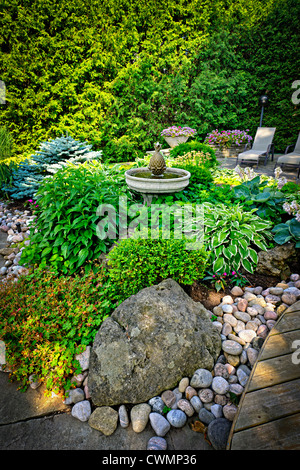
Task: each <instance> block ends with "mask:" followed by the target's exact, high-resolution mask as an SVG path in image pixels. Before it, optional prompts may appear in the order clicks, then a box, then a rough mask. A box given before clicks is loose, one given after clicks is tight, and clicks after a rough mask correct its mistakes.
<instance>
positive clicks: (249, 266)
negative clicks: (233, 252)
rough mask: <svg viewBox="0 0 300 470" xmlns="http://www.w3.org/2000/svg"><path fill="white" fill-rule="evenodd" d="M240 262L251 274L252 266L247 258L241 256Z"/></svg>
mask: <svg viewBox="0 0 300 470" xmlns="http://www.w3.org/2000/svg"><path fill="white" fill-rule="evenodd" d="M241 263H242V266H243V267H244V268H245V269H246V271H248V272H249V273H251V274H252V273H253V266H252V264H251V263H250V261H249V260H248V259H243V258H242V259H241Z"/></svg>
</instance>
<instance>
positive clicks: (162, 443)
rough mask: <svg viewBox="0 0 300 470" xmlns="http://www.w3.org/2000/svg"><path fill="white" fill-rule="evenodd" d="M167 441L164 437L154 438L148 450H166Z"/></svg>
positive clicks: (151, 439)
mask: <svg viewBox="0 0 300 470" xmlns="http://www.w3.org/2000/svg"><path fill="white" fill-rule="evenodd" d="M166 449H167V441H166V440H165V439H164V438H163V437H159V436H153V437H151V438H150V439H149V441H148V444H147V450H166Z"/></svg>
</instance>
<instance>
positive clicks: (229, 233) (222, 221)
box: [200, 202, 272, 274]
mask: <svg viewBox="0 0 300 470" xmlns="http://www.w3.org/2000/svg"><path fill="white" fill-rule="evenodd" d="M203 207H204V214H203V215H204V219H203V220H202V219H201V220H200V223H202V224H203V227H204V244H205V245H206V246H207V249H208V250H210V252H211V255H210V259H209V262H208V270H209V271H212V272H213V273H214V274H216V273H221V272H222V273H223V272H226V273H229V272H232V271H236V272H237V271H239V270H240V268H244V269H245V270H246V271H248V272H250V273H253V271H254V267H255V266H256V264H257V259H258V258H257V252H256V250H257V249H260V250H266V249H267V246H266V239H267V238H269V239H271V238H272V235H271V233H270V231H269V230H270V229H271V226H272V225H271V223H270V222H267V221H265V220H263V219H261V218H260V217H258V216H257V215H255V214H254V212H255V210H256V209H252V210H250V211H248V212H246V211H245V210H244V209H243V208H242V207H241V206H239V205H231V206H225V205H224V204H219V205H217V206H216V205H215V204H211V203H209V202H206V203H204V204H203Z"/></svg>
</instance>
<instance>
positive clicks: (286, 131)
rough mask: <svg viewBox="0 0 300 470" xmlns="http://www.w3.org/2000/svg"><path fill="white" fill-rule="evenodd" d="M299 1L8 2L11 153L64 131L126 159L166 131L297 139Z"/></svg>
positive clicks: (4, 52) (1, 19) (1, 68)
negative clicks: (266, 131)
mask: <svg viewBox="0 0 300 470" xmlns="http://www.w3.org/2000/svg"><path fill="white" fill-rule="evenodd" d="M299 10H300V4H299V2H298V0H259V1H258V0H249V1H247V2H246V1H245V0H239V1H235V0H211V1H208V0H191V1H188V0H164V1H162V0H151V1H150V0H145V1H143V2H141V1H139V0H131V1H129V0H106V1H105V2H103V1H100V2H99V1H98V0H87V1H86V2H81V1H80V0H71V1H70V0H68V1H66V0H53V1H50V0H30V1H29V0H3V1H2V2H1V5H0V80H3V81H4V82H5V85H6V91H7V95H6V104H1V105H0V126H2V125H5V126H7V127H8V128H9V130H10V132H11V135H12V137H13V139H14V156H18V157H19V156H26V155H30V154H32V153H33V152H34V151H35V150H36V149H37V148H38V145H39V143H40V142H42V141H45V140H47V139H50V138H55V137H57V136H60V135H61V134H63V133H65V132H68V133H69V134H70V135H71V136H72V137H74V138H75V139H80V140H88V141H89V142H90V143H91V144H92V145H93V149H94V150H102V151H103V156H104V160H107V161H130V160H133V159H134V158H135V157H136V156H141V155H143V153H144V151H145V150H149V149H151V148H152V147H153V144H154V142H155V141H157V140H160V141H161V142H162V143H163V140H162V138H160V132H161V130H162V129H163V128H164V127H166V126H169V125H173V124H178V125H189V126H191V127H194V128H196V129H197V131H198V139H199V140H201V141H203V139H204V137H205V135H206V133H207V132H210V131H211V130H213V129H215V128H219V129H220V130H223V129H235V128H240V129H250V133H252V135H254V133H255V130H256V128H257V126H258V125H259V117H260V107H259V105H258V98H259V96H260V95H261V94H263V93H267V94H268V96H269V98H270V105H269V107H268V108H267V109H266V110H265V113H264V121H263V125H265V126H272V127H273V126H274V127H276V128H277V130H276V134H275V140H274V143H275V152H281V151H284V149H285V147H286V146H287V145H288V144H291V143H293V142H295V140H296V138H297V134H298V132H299V105H295V104H293V103H292V99H291V98H292V93H293V91H294V90H293V89H292V83H293V82H294V81H295V80H299V79H300V76H299V70H300V66H299V65H300V59H299V57H300V55H299V43H300V42H299V21H298V18H299V13H300V11H299Z"/></svg>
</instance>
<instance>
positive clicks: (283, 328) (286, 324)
mask: <svg viewBox="0 0 300 470" xmlns="http://www.w3.org/2000/svg"><path fill="white" fill-rule="evenodd" d="M299 317H300V311H295V312H291V313H288V314H286V315H285V314H284V315H282V316H281V317H280V318H279V320H278V321H277V323H276V325H275V326H274V328H272V330H271V331H270V334H269V336H270V337H271V336H273V335H276V334H281V333H285V332H287V331H292V330H297V329H299Z"/></svg>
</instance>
